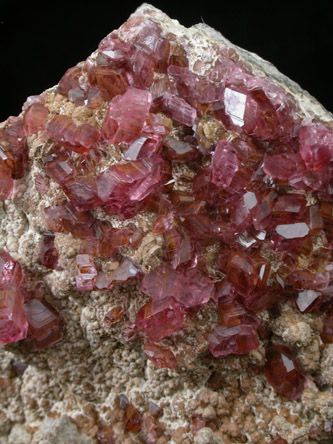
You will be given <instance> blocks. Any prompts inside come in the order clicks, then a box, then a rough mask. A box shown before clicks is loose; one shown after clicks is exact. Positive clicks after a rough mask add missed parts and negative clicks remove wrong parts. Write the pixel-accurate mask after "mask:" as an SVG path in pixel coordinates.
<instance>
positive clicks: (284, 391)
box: [265, 344, 305, 400]
mask: <svg viewBox="0 0 333 444" xmlns="http://www.w3.org/2000/svg"><path fill="white" fill-rule="evenodd" d="M265 376H266V379H267V381H268V383H269V384H271V385H272V387H273V388H274V390H275V391H276V392H277V393H278V394H279V395H281V396H284V397H285V398H288V399H296V400H297V399H299V398H300V397H301V395H302V391H303V389H304V385H305V377H304V375H303V373H302V372H301V370H300V368H299V367H298V365H297V363H296V361H295V358H294V357H293V353H292V351H291V350H290V349H289V348H288V347H286V346H285V345H278V344H275V345H272V346H271V347H270V348H269V349H268V350H267V357H266V365H265Z"/></svg>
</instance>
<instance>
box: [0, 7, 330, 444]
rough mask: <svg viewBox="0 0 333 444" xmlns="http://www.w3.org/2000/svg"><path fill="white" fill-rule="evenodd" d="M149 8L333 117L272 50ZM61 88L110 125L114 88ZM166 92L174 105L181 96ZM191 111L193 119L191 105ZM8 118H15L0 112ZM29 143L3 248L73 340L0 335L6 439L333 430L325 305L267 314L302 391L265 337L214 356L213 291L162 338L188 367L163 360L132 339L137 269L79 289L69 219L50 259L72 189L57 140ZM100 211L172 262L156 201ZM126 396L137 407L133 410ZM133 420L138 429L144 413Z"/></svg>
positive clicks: (80, 113)
mask: <svg viewBox="0 0 333 444" xmlns="http://www.w3.org/2000/svg"><path fill="white" fill-rule="evenodd" d="M140 16H145V17H150V18H151V19H152V20H153V21H155V22H157V23H159V24H160V25H161V27H162V29H163V32H164V33H165V34H168V33H171V34H174V35H175V36H176V38H177V41H178V42H179V43H180V44H181V45H183V46H184V48H185V49H186V52H187V56H188V58H189V62H190V64H189V67H190V69H195V70H196V71H197V72H199V73H200V70H202V72H203V71H204V70H205V68H207V67H209V66H210V65H211V64H212V63H213V62H214V57H215V56H216V52H215V51H216V47H224V46H225V47H227V48H230V49H232V50H234V51H235V52H236V54H238V55H239V57H240V58H241V59H242V60H244V61H246V62H247V63H249V64H250V65H251V66H252V68H253V71H254V73H256V74H260V75H264V76H269V77H270V78H271V79H274V80H275V81H276V82H277V84H278V85H280V86H281V87H282V88H283V89H284V90H285V91H286V92H287V93H289V94H290V95H291V96H292V97H293V98H294V100H295V101H296V102H297V104H298V105H299V108H300V113H302V115H303V116H305V117H309V118H317V119H319V120H320V121H322V122H325V123H329V124H332V121H333V116H332V115H331V114H330V113H329V112H327V111H326V110H325V109H324V108H323V107H322V106H321V105H320V104H319V103H318V102H317V101H316V100H315V99H314V98H313V97H311V96H310V95H309V94H308V93H307V92H306V91H303V90H302V89H301V88H300V87H299V86H298V85H297V84H295V83H294V82H293V81H291V80H289V79H288V78H286V77H285V76H284V75H282V74H281V73H279V72H278V71H277V70H276V69H275V67H274V66H272V65H271V64H270V63H269V62H266V61H264V60H262V59H261V58H260V57H259V56H257V55H255V54H252V53H249V52H247V51H245V50H242V49H241V48H238V47H236V46H234V45H233V44H232V43H230V42H229V41H228V40H226V39H225V38H224V37H223V36H222V35H221V34H219V33H218V32H217V31H215V30H213V29H211V28H210V27H208V26H207V25H205V24H202V23H201V24H198V25H195V26H193V27H191V28H190V29H185V28H184V27H182V26H181V25H179V24H178V22H177V21H175V20H171V19H169V18H168V17H167V16H166V15H165V14H163V13H162V12H161V11H159V10H157V9H156V8H154V7H152V6H150V5H147V4H144V5H142V6H141V7H140V8H139V9H138V10H137V11H136V12H135V13H134V14H133V16H132V17H134V19H135V17H140ZM134 19H133V20H134ZM122 34H123V38H124V39H125V40H126V28H122V29H121V30H120V35H122ZM216 45H217V46H216ZM92 57H94V55H93V56H92ZM56 91H57V90H56V87H54V88H51V89H49V90H48V91H46V92H45V93H44V98H45V107H46V108H47V110H48V111H49V117H53V116H55V115H57V114H60V115H63V116H71V117H72V118H73V120H74V122H75V124H76V125H77V126H79V125H81V124H83V123H88V124H91V125H93V126H95V127H97V128H99V129H100V128H101V127H102V123H103V120H104V117H105V114H106V102H105V101H103V100H102V101H101V103H100V104H99V106H96V107H95V108H87V107H85V106H83V104H82V105H77V106H75V105H74V103H73V102H72V101H70V100H68V99H67V98H66V97H65V96H64V95H61V94H59V93H57V92H56ZM167 106H171V105H170V103H169V102H168V104H167ZM166 114H167V113H166ZM183 117H184V116H183ZM185 117H186V119H188V118H190V120H191V119H192V117H193V116H192V117H191V116H190V117H188V115H186V116H185ZM164 119H165V120H164V121H165V122H167V121H168V119H169V118H168V117H167V115H165V116H164ZM169 120H170V119H169ZM186 121H187V120H186ZM200 125H201V126H202V132H203V134H204V136H205V137H206V138H207V140H208V141H209V142H210V143H212V142H213V143H214V142H215V143H216V142H217V141H218V140H219V135H220V131H221V125H220V123H219V122H218V121H217V120H211V121H209V122H200ZM5 126H6V122H4V123H3V124H2V127H5ZM27 143H28V147H29V157H30V160H31V169H30V171H29V173H28V174H26V176H25V177H24V179H23V180H22V181H21V182H20V183H19V188H18V189H17V190H16V192H15V197H14V199H13V200H11V199H6V200H4V201H3V202H1V201H0V248H3V249H5V250H6V251H7V252H8V253H10V255H11V256H12V257H13V258H14V259H15V260H16V261H17V262H19V264H20V265H21V266H22V267H23V268H24V269H25V270H27V271H28V272H29V273H30V276H31V277H32V280H34V281H42V282H44V284H45V285H46V286H47V299H48V300H49V301H50V302H51V303H52V304H53V305H54V307H55V308H56V309H57V310H58V312H59V313H60V314H61V318H62V320H63V323H64V331H63V338H62V341H61V342H59V343H57V344H55V345H53V346H52V347H50V348H48V349H47V350H45V351H41V352H37V353H29V352H27V351H26V350H25V349H24V348H22V347H21V346H20V345H19V344H9V345H5V346H0V443H1V444H10V443H16V444H37V443H38V444H43V443H50V444H53V443H54V444H56V443H59V444H60V443H66V444H72V443H73V444H74V443H77V444H79V443H80V444H81V443H82V444H88V443H92V444H93V443H94V444H97V443H111V444H112V443H113V442H115V443H119V444H120V443H122V444H130V443H134V442H143V443H149V442H157V443H158V444H163V443H175V444H190V443H192V442H193V443H196V444H221V443H222V444H232V443H253V444H264V443H270V442H272V441H273V439H276V438H277V437H282V438H284V439H285V440H286V441H287V442H288V443H290V444H292V443H294V444H297V443H308V444H310V443H311V444H315V443H321V442H323V443H324V442H326V443H328V442H332V441H330V439H331V440H332V435H331V434H330V431H332V422H333V396H332V388H333V374H332V362H333V357H332V356H333V350H332V347H333V346H332V345H328V344H324V343H323V342H322V340H321V339H320V336H319V334H320V331H321V329H322V322H323V317H322V316H319V315H317V314H314V313H300V312H299V311H298V310H297V309H296V308H295V306H294V305H292V304H290V303H289V302H284V303H283V304H281V307H280V311H279V313H277V315H276V316H275V319H273V320H272V319H271V317H270V314H269V313H268V311H267V310H264V311H262V312H261V313H259V315H258V316H259V317H260V319H261V320H262V321H264V322H265V321H267V322H269V323H270V326H271V329H272V334H273V341H274V340H275V341H278V342H279V341H283V343H285V344H286V345H288V346H291V347H293V350H294V351H295V354H296V355H297V357H298V360H299V363H300V365H301V366H302V367H303V369H304V371H306V372H307V375H309V377H308V378H307V383H306V387H305V389H304V391H303V393H302V396H301V399H300V400H299V401H293V400H285V399H282V398H281V397H279V395H278V394H277V393H276V392H274V391H273V389H272V387H271V386H269V385H268V383H267V381H266V379H265V377H264V375H263V373H262V371H261V369H262V367H263V365H264V362H265V348H264V345H263V341H262V340H261V339H260V343H259V347H258V348H257V349H256V350H252V351H251V352H250V353H249V354H248V355H230V356H227V357H225V358H217V359H213V358H212V356H210V355H209V354H208V353H207V349H208V342H207V335H206V333H207V329H206V327H207V325H208V324H209V325H210V324H213V323H214V322H216V320H217V312H216V310H214V309H212V307H211V306H210V305H209V304H207V305H203V306H202V307H201V308H200V310H199V312H198V313H197V314H196V316H195V317H192V318H191V317H187V318H186V319H185V320H184V325H183V328H182V329H181V330H179V331H177V332H176V333H175V334H174V335H173V336H171V337H168V338H165V339H163V341H162V342H161V345H163V346H165V347H167V348H168V349H169V350H171V351H172V352H173V354H174V355H175V356H176V358H177V360H178V367H177V368H173V369H168V368H157V367H156V366H154V364H153V363H152V362H151V361H150V360H147V358H146V356H145V354H144V352H143V346H142V342H141V341H140V340H138V339H137V340H134V341H126V340H125V339H124V331H123V330H124V328H125V327H127V328H128V329H129V323H131V322H134V321H135V315H136V313H137V311H138V309H139V308H140V307H141V306H142V305H143V304H145V303H146V301H147V296H146V295H144V294H143V293H142V292H141V291H140V289H139V288H138V287H137V285H136V283H135V281H127V282H125V283H123V284H122V283H117V284H115V285H114V286H113V287H112V288H111V289H110V290H107V291H99V290H96V289H95V290H92V291H84V292H82V291H78V290H77V289H76V288H75V276H76V275H77V265H76V256H77V254H78V253H79V252H80V248H81V244H82V240H81V239H79V238H77V237H75V236H73V235H72V234H71V233H70V232H57V233H56V234H55V239H54V245H55V247H56V249H57V251H58V255H59V257H58V262H59V265H60V269H48V268H45V267H43V266H42V265H41V264H40V262H39V255H40V243H41V239H42V233H44V232H45V231H47V229H48V227H47V224H46V220H45V217H44V209H45V207H48V206H50V205H54V204H55V203H56V202H57V201H59V200H60V199H62V198H63V197H64V193H63V191H62V190H61V188H60V187H59V185H58V184H57V183H56V181H53V180H49V184H48V185H49V186H48V187H47V188H45V190H46V191H45V192H41V191H40V190H41V189H43V188H41V186H39V188H38V187H37V185H36V183H38V181H40V180H41V179H40V176H39V175H40V174H41V171H42V170H41V156H42V153H43V151H47V150H48V149H49V147H48V146H47V144H46V143H45V140H43V138H41V137H40V134H39V133H37V134H33V135H31V136H29V137H28V139H27ZM120 158H121V153H120V152H119V149H118V147H116V146H115V145H110V146H109V155H108V157H106V158H105V160H103V162H104V163H103V164H99V166H98V168H100V170H101V171H103V170H104V169H105V168H106V167H109V166H111V165H113V164H115V163H116V162H117V161H119V159H120ZM192 173H193V172H192V171H191V170H189V169H187V166H186V164H183V163H180V164H178V166H177V168H175V169H174V171H173V179H174V180H175V182H176V187H177V186H178V187H179V189H180V190H181V191H186V181H185V182H182V179H181V178H183V177H184V176H186V175H191V174H192ZM36 179H37V182H36ZM311 197H312V196H311V195H309V196H308V199H309V200H311ZM93 212H94V216H95V217H96V218H98V219H100V220H109V221H112V224H113V226H114V227H127V226H129V225H130V224H133V225H134V226H135V227H136V228H139V229H140V230H141V231H142V233H143V239H142V242H141V244H140V245H139V247H138V248H130V247H121V248H122V254H123V255H124V256H126V257H128V258H130V259H132V260H133V261H134V262H135V263H136V264H138V265H140V266H141V269H142V271H143V272H144V273H148V272H149V271H151V270H153V269H155V268H156V267H158V266H159V265H160V263H161V259H162V257H163V251H164V249H165V245H164V239H163V236H161V235H160V234H159V235H157V234H154V233H153V232H152V225H153V222H154V217H153V215H152V213H151V212H149V211H148V210H145V211H143V212H139V213H138V214H137V215H135V216H134V217H132V218H129V219H127V220H125V221H124V220H121V219H120V218H119V217H118V216H110V215H108V214H106V213H105V212H104V211H103V210H101V209H100V208H96V209H94V210H93ZM205 254H206V255H207V258H208V263H209V267H210V273H211V274H212V275H213V274H214V273H215V276H216V277H217V280H218V279H219V278H218V274H219V271H218V270H217V268H216V264H215V253H214V245H210V246H209V247H207V251H206V253H205ZM209 258H210V259H209ZM99 265H101V267H104V268H103V270H104V271H107V272H112V271H114V270H117V269H118V266H119V262H117V260H116V259H114V260H110V261H106V262H103V263H102V262H101V264H99ZM272 266H273V267H274V263H272ZM121 305H124V306H125V307H126V313H127V315H126V317H123V318H122V317H121V316H120V315H119V316H120V319H119V320H118V322H115V323H113V322H111V323H110V322H105V316H106V314H107V313H110V310H112V309H114V308H115V307H119V306H121ZM108 316H109V319H110V316H111V315H110V314H109V315H108ZM127 333H128V332H127ZM128 334H130V332H129V333H128ZM120 394H125V395H126V396H127V398H128V400H129V401H130V402H131V403H132V404H133V405H134V406H135V408H136V409H137V410H138V412H139V416H138V417H136V418H134V419H136V420H137V421H141V420H142V418H143V424H144V426H143V429H144V430H146V431H147V430H148V429H149V424H150V425H151V424H153V425H154V427H155V429H156V433H155V438H154V439H155V440H153V441H148V440H147V436H146V435H147V434H146V435H145V434H144V433H143V432H140V433H138V434H136V433H132V432H131V431H130V427H129V426H128V429H127V430H126V429H125V428H124V425H123V417H124V406H123V405H121V402H120V401H119V399H118V396H119V395H120ZM151 402H153V403H155V404H156V405H158V406H159V407H160V408H161V409H162V411H161V414H160V415H155V416H154V414H152V413H151V411H152V407H151V405H150V403H151ZM125 404H126V403H125ZM127 408H128V407H126V406H125V412H126V415H129V414H130V413H131V414H133V412H128V411H127ZM141 415H142V417H141ZM130 420H133V417H131V418H130ZM130 420H129V422H130ZM134 422H135V421H134ZM127 424H128V422H127ZM131 424H132V425H131V427H132V430H134V428H135V427H134V426H135V424H134V426H133V421H132V423H131ZM145 424H146V425H145ZM147 424H148V425H147ZM108 425H111V427H112V432H110V430H108V429H107V427H108ZM145 427H146V429H145ZM154 427H153V429H154ZM109 432H110V433H109ZM108 433H109V435H108Z"/></svg>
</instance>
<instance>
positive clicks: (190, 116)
mask: <svg viewBox="0 0 333 444" xmlns="http://www.w3.org/2000/svg"><path fill="white" fill-rule="evenodd" d="M153 107H154V109H156V110H159V111H163V112H165V113H166V114H167V115H169V116H170V117H171V118H172V119H173V120H176V121H177V122H179V123H182V124H183V125H186V126H190V127H192V126H193V125H194V122H195V119H196V117H197V111H196V109H195V108H193V107H192V106H191V105H189V104H188V103H187V102H185V100H183V99H182V98H180V97H177V96H175V95H174V94H170V93H168V92H165V93H163V94H162V95H161V96H160V97H158V99H156V100H155V103H154V104H153Z"/></svg>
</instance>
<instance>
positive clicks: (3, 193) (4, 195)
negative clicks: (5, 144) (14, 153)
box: [0, 145, 14, 200]
mask: <svg viewBox="0 0 333 444" xmlns="http://www.w3.org/2000/svg"><path fill="white" fill-rule="evenodd" d="M3 154H4V153H3V152H2V150H1V145H0V200H5V199H8V198H9V197H11V196H12V194H13V186H14V181H13V179H12V171H11V169H10V168H9V167H8V166H7V165H6V164H5V163H4V161H3Z"/></svg>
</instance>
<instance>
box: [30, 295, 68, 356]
mask: <svg viewBox="0 0 333 444" xmlns="http://www.w3.org/2000/svg"><path fill="white" fill-rule="evenodd" d="M23 308H24V313H25V316H26V319H27V321H28V324H29V329H28V335H27V338H26V339H25V340H24V343H25V344H26V345H27V347H28V349H29V350H30V351H37V350H44V349H45V348H47V347H49V346H51V345H53V344H55V343H56V342H58V341H60V339H61V322H60V318H59V314H58V312H57V311H56V310H55V308H54V307H52V305H51V304H49V303H48V302H47V301H46V300H41V301H39V300H37V299H30V300H29V301H27V302H26V303H25V304H24V307H23Z"/></svg>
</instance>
